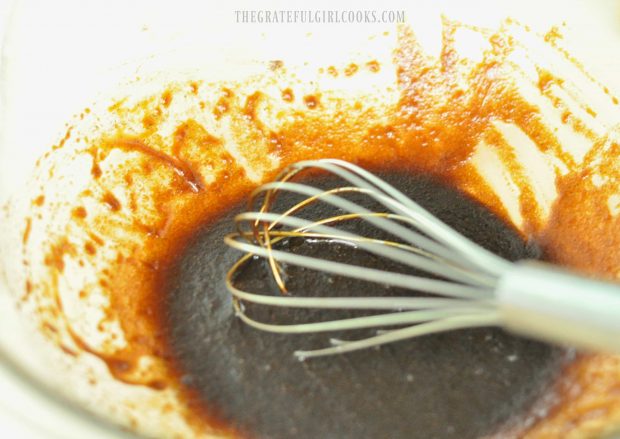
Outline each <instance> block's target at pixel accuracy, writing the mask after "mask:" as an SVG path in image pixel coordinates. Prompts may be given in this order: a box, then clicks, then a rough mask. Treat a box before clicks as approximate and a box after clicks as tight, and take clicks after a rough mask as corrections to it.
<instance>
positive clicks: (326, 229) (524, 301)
mask: <svg viewBox="0 0 620 439" xmlns="http://www.w3.org/2000/svg"><path fill="white" fill-rule="evenodd" d="M309 169H314V170H321V171H325V172H328V173H331V174H334V175H336V176H338V177H339V178H341V179H342V180H343V181H346V182H347V183H348V184H347V186H343V187H337V188H333V189H319V188H316V187H311V186H308V185H305V184H300V183H295V182H292V181H291V179H292V178H293V177H295V176H296V175H297V174H299V173H300V172H301V171H305V170H309ZM282 192H291V193H295V194H298V195H299V196H301V199H302V201H299V202H296V203H295V204H293V205H292V206H290V207H288V208H286V209H284V211H282V212H273V211H272V210H271V209H272V208H273V206H274V204H275V200H276V198H277V196H278V194H280V193H282ZM351 193H356V194H361V195H363V196H366V197H369V199H372V200H374V202H376V203H378V204H379V205H381V206H383V208H384V209H385V210H384V211H380V212H378V211H373V210H369V209H368V208H366V207H363V206H361V205H359V204H357V203H355V202H353V201H351V200H350V199H347V198H346V195H348V194H351ZM257 203H258V205H257ZM313 203H327V204H328V205H331V206H333V207H335V208H337V209H339V212H340V213H338V214H335V215H333V216H329V217H326V218H321V219H319V220H316V219H312V220H310V219H304V218H303V217H302V216H301V215H302V214H303V213H304V209H305V208H306V207H307V206H309V205H310V204H313ZM249 206H250V209H249V211H248V212H245V213H242V214H240V215H237V216H236V217H235V223H236V225H237V232H236V233H233V234H230V235H228V236H227V237H226V238H225V241H226V243H227V244H228V245H229V246H231V247H233V248H235V249H238V250H240V251H242V252H244V253H245V254H244V255H243V256H242V257H241V258H240V259H239V260H238V261H237V262H236V263H235V264H234V265H233V267H232V268H231V269H230V270H229V272H228V275H227V279H226V281H227V287H228V289H229V291H230V293H231V294H232V296H233V304H234V307H235V311H236V314H237V316H238V317H239V318H241V319H242V320H243V321H244V322H245V323H247V324H248V325H250V326H252V327H254V328H257V329H260V330H264V331H270V332H276V333H286V334H300V333H315V332H324V331H342V330H353V329H361V328H383V329H380V330H378V331H377V332H376V333H375V335H372V336H370V337H367V338H362V339H359V340H338V339H331V346H329V347H326V348H324V349H317V350H310V351H297V352H295V355H296V356H297V357H298V358H300V359H302V360H303V359H305V358H309V357H315V356H323V355H331V354H337V353H344V352H349V351H353V350H357V349H364V348H368V347H372V346H378V345H381V344H385V343H391V342H395V341H399V340H404V339H408V338H413V337H419V336H423V335H428V334H434V333H439V332H444V331H450V330H457V329H463V328H473V327H483V326H502V327H505V328H506V329H509V330H512V331H514V332H516V333H519V334H523V335H527V336H530V337H533V338H537V339H541V340H545V341H551V342H556V343H562V344H569V345H573V346H576V347H580V348H586V349H595V350H608V351H616V352H618V351H620V286H618V285H615V284H612V283H607V282H601V281H595V280H591V279H586V278H584V277H580V276H577V275H575V274H571V273H568V272H566V271H561V270H559V269H558V268H556V267H553V266H551V265H549V264H544V263H540V262H533V261H523V262H518V263H512V262H509V261H507V260H505V259H503V258H501V257H499V256H496V255H495V254H493V253H491V252H489V251H487V250H486V249H484V248H482V247H480V246H479V245H477V244H475V243H473V242H471V241H470V240H469V239H467V238H465V237H464V236H463V235H461V234H460V233H458V232H456V231H455V230H454V229H452V228H451V227H449V226H448V225H446V224H445V223H443V222H441V221H440V220H439V219H437V218H436V217H434V216H433V215H432V214H430V213H429V212H428V211H426V210H425V209H424V208H422V207H421V206H419V205H418V204H416V203H415V202H414V201H413V200H411V199H410V198H408V197H407V196H405V195H404V194H403V193H402V192H400V191H399V190H397V189H396V188H394V187H393V186H391V185H389V184H388V183H386V182H385V181H383V180H381V179H380V178H378V177H377V176H375V175H373V174H372V173H370V172H368V171H366V170H364V169H362V168H360V167H358V166H356V165H353V164H351V163H348V162H345V161H341V160H313V161H303V162H299V163H296V164H294V165H292V166H290V167H288V168H287V169H286V170H285V171H284V172H282V173H281V174H280V176H279V177H278V178H277V180H276V181H274V182H272V183H267V184H265V185H263V186H261V187H259V188H258V189H256V190H255V191H254V192H253V194H252V195H251V197H250V201H249ZM255 209H256V210H255ZM352 220H356V221H366V222H368V223H369V224H371V225H372V226H373V227H376V228H377V229H379V230H382V231H383V232H386V233H388V234H389V235H390V236H393V237H394V240H391V239H389V240H383V239H377V238H373V237H368V236H360V235H359V234H356V233H353V232H351V231H348V230H343V228H342V227H338V226H339V225H342V224H344V223H347V222H351V221H352ZM290 238H302V239H326V240H333V241H336V242H339V243H345V244H348V245H352V246H355V247H357V248H360V249H362V250H364V251H366V252H369V253H372V254H375V255H377V256H379V257H383V258H388V259H390V260H392V261H395V262H398V263H400V264H403V265H406V266H410V267H412V268H415V269H416V270H421V271H423V272H425V273H428V274H429V275H431V276H428V277H426V276H418V275H412V274H405V273H399V272H391V271H384V270H379V269H375V268H368V267H362V266H358V265H354V264H350V263H345V262H336V261H332V260H326V259H320V258H317V257H312V256H306V255H300V254H295V253H292V252H290V251H287V250H285V249H283V248H281V246H278V243H280V242H282V241H283V240H286V239H290ZM257 257H260V258H265V259H266V260H267V261H268V264H269V267H270V269H271V273H272V275H273V278H274V280H275V282H276V284H277V285H278V287H279V289H280V292H279V294H276V295H268V294H257V293H254V292H249V291H243V290H241V289H239V288H237V287H236V286H235V277H236V274H237V273H238V272H239V270H240V269H241V268H242V267H243V266H244V264H246V263H248V262H249V261H250V260H251V259H253V258H257ZM282 264H287V265H296V266H300V267H305V268H307V269H311V270H317V271H321V272H326V273H330V274H333V275H339V276H347V277H352V278H356V279H361V280H365V281H368V282H372V283H377V284H381V285H389V286H393V287H399V288H405V289H407V290H411V291H412V292H416V291H417V292H419V293H420V292H421V293H425V294H423V295H422V296H420V295H419V294H418V296H416V295H415V294H412V295H411V297H337V296H334V297H332V296H330V297H297V296H293V295H290V294H288V292H287V288H286V283H285V281H284V279H283V275H282ZM244 303H254V304H258V305H263V306H273V307H292V308H316V309H339V310H366V312H367V311H368V310H372V311H373V312H375V313H376V314H373V315H364V316H360V317H352V318H343V319H336V320H330V321H322V322H311V323H301V324H282V325H281V324H272V323H264V322H260V321H256V320H254V319H252V318H251V317H250V316H249V315H248V314H247V313H246V307H245V306H244ZM385 328H392V329H385Z"/></svg>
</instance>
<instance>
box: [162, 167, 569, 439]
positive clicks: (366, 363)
mask: <svg viewBox="0 0 620 439" xmlns="http://www.w3.org/2000/svg"><path fill="white" fill-rule="evenodd" d="M383 177H384V178H385V179H386V180H388V181H389V182H391V183H392V184H394V185H395V186H397V187H398V188H400V189H401V190H403V191H404V192H405V193H406V194H407V195H409V196H410V197H411V198H412V199H414V200H415V201H417V202H418V203H420V204H421V205H422V206H424V207H426V208H427V209H428V210H429V211H431V212H432V213H433V214H435V215H436V216H437V217H438V218H440V219H441V220H443V221H444V222H446V223H448V224H449V225H451V226H452V227H454V228H455V229H457V230H458V231H460V232H461V233H462V234H464V235H465V236H467V237H469V238H470V239H472V240H474V241H476V242H478V243H479V244H481V245H483V246H484V247H486V248H487V249H489V250H491V251H493V252H494V253H496V254H498V255H501V256H503V257H505V258H507V259H510V260H518V259H524V258H539V257H540V256H541V255H540V251H539V249H538V248H537V247H536V246H535V245H532V244H531V243H526V242H524V240H523V239H522V238H521V236H520V235H519V234H518V233H517V232H516V231H515V230H514V229H513V228H512V227H510V226H509V225H507V224H505V223H504V222H503V221H502V220H500V219H499V218H498V217H497V216H496V215H495V214H493V213H492V212H490V211H489V210H488V209H486V208H485V207H483V206H482V205H481V204H479V203H477V202H475V201H474V200H472V199H471V198H469V197H467V196H465V195H463V194H462V193H460V192H459V191H457V190H455V189H452V188H451V187H449V186H447V185H445V184H442V183H440V182H438V181H437V180H434V179H430V178H427V177H422V176H419V175H412V174H405V173H391V174H384V175H383ZM313 183H314V184H316V183H319V185H320V186H322V187H337V185H338V181H337V180H336V179H335V178H322V179H320V181H318V182H317V181H316V178H315V181H313ZM286 198H289V199H290V198H293V196H292V195H288V196H287V195H282V196H281V197H280V198H279V200H278V201H279V202H283V203H284V202H286V201H287V200H286ZM353 199H354V201H356V202H358V203H359V204H361V205H364V206H365V207H368V208H371V209H375V210H376V209H377V206H375V205H374V204H373V203H371V202H370V201H369V199H368V197H366V196H364V195H359V196H356V197H353ZM243 207H245V206H242V208H243ZM239 211H240V210H239V209H235V211H231V212H229V213H228V214H227V215H225V216H224V217H223V218H221V219H220V220H219V221H217V222H216V223H214V224H210V225H208V226H206V227H204V228H203V229H201V230H199V231H197V232H196V234H195V235H194V236H193V238H192V239H190V241H189V245H188V246H187V248H186V249H185V250H184V251H183V252H181V253H180V254H179V257H178V259H177V260H176V261H175V262H174V264H173V265H171V267H170V268H169V275H168V277H167V279H166V280H167V285H166V288H165V291H167V297H166V299H165V306H164V309H165V318H166V325H165V326H166V331H167V334H168V337H169V342H170V352H171V353H173V355H174V356H175V362H176V363H177V365H178V368H179V372H180V373H181V374H182V382H183V383H184V385H185V386H186V387H187V390H188V391H190V392H191V393H193V394H194V395H195V396H196V397H197V398H198V399H199V400H200V401H201V403H202V404H204V406H205V409H207V410H208V412H210V413H212V414H215V415H216V416H217V417H218V418H219V420H220V421H221V422H223V423H225V424H228V425H229V426H231V427H233V428H234V429H235V430H237V431H240V432H242V433H245V434H247V435H248V436H249V437H259V438H273V439H277V438H291V437H295V438H378V437H389V438H393V439H397V438H412V437H424V438H429V439H430V438H461V439H466V438H477V437H481V436H483V435H486V434H489V433H493V432H495V431H497V430H498V429H501V428H502V426H503V425H504V424H505V423H507V422H510V420H515V419H517V418H523V417H526V416H528V411H529V410H530V409H531V407H532V404H533V403H534V402H535V401H536V400H537V399H538V398H539V397H540V396H541V395H542V394H543V393H544V392H545V391H547V390H548V389H549V387H550V386H549V384H550V383H551V382H552V381H553V379H554V378H555V377H556V376H557V375H558V374H559V371H560V369H561V365H562V358H563V352H562V350H560V349H558V348H552V347H550V346H547V345H544V344H541V343H537V342H533V341H530V340H525V339H522V338H517V337H515V336H512V335H510V334H508V333H506V332H504V331H502V330H500V329H496V328H479V329H470V330H461V331H455V332H452V333H444V334H437V335H432V336H427V337H423V338H419V339H414V340H407V341H404V342H400V343H396V344H392V345H387V346H382V347H381V348H379V349H370V350H364V351H359V352H354V353H350V354H346V355H340V356H333V357H326V358H318V359H312V360H307V361H306V362H300V361H298V360H297V359H296V358H295V357H293V355H292V353H293V351H294V350H296V349H299V348H303V349H307V348H320V347H324V346H325V345H326V344H327V343H328V339H329V337H336V338H349V339H350V338H356V337H360V336H362V335H364V334H363V333H365V335H370V334H368V333H367V331H362V332H363V333H360V332H357V333H353V334H352V333H350V332H348V333H344V332H343V333H328V334H326V333H319V334H312V335H281V334H271V333H265V332H260V331H257V330H255V329H253V328H250V327H248V326H245V325H244V324H243V323H242V322H241V321H240V320H239V319H237V318H235V316H234V311H233V308H232V303H231V297H230V295H229V293H228V292H227V290H226V287H225V282H224V279H225V274H226V271H227V270H228V269H229V268H230V266H231V265H232V264H233V263H234V261H235V260H236V259H238V258H239V253H238V252H237V251H235V250H232V249H229V248H228V247H227V246H226V245H225V244H224V242H223V236H224V235H225V234H227V233H230V232H232V231H233V229H234V224H233V221H232V216H233V215H234V214H235V213H238V212H239ZM333 213H335V209H334V208H332V207H331V206H327V207H326V206H325V205H324V204H315V205H312V206H311V207H310V208H308V209H307V210H306V211H304V214H305V215H306V217H309V218H325V217H327V216H328V215H329V216H331V214H333ZM345 228H347V229H349V230H351V231H355V232H358V233H361V234H363V235H364V236H371V237H376V238H382V239H385V238H387V236H386V235H384V234H382V233H380V232H378V231H377V230H375V229H374V228H373V227H372V226H370V225H368V223H365V222H356V223H353V224H348V225H347V226H346V227H345ZM283 246H284V247H285V248H286V249H287V250H289V251H292V252H295V253H298V254H304V255H311V256H314V257H320V258H326V259H331V260H336V261H344V262H349V263H353V264H356V265H362V266H369V267H373V268H380V269H383V270H390V271H397V272H407V273H412V272H413V273H415V274H421V272H415V271H412V269H411V268H410V267H405V266H402V265H400V264H398V263H396V262H393V261H390V260H387V259H383V258H379V257H377V256H373V255H370V254H368V253H366V252H364V251H361V250H359V249H355V248H352V247H351V246H349V245H344V244H339V243H337V242H333V241H321V240H319V241H316V240H313V241H312V242H308V241H304V240H299V239H294V240H291V241H288V242H286V243H285V244H284V245H283ZM286 276H287V288H288V290H289V294H293V295H302V294H304V295H311V296H329V295H331V296H333V295H338V296H360V295H361V296H364V295H366V296H368V295H373V296H376V295H384V296H388V295H389V296H411V295H412V294H415V293H412V292H411V291H407V290H403V289H398V288H390V287H386V286H382V285H377V284H369V283H367V282H365V281H360V280H357V279H351V278H348V277H344V276H332V275H328V274H326V273H319V272H316V271H311V270H308V269H303V268H299V267H287V268H286ZM236 283H237V285H238V286H239V287H240V288H242V289H245V290H248V291H254V292H262V293H267V294H269V293H272V294H273V293H275V294H278V290H277V287H276V286H275V283H274V282H273V280H272V277H271V273H270V269H269V267H268V264H267V263H266V262H265V261H264V260H259V259H256V260H253V261H252V262H250V263H248V264H246V265H245V266H244V267H243V269H242V270H241V272H240V273H239V274H238V276H237V278H236ZM248 312H249V313H250V314H251V315H252V316H253V317H254V318H257V319H258V320H260V321H267V322H276V321H277V322H283V321H285V322H287V323H299V322H307V321H321V320H326V319H328V318H330V319H331V318H337V317H340V318H342V317H351V316H353V315H359V313H355V312H339V311H325V310H298V309H291V308H284V309H278V308H272V307H265V306H249V307H248Z"/></svg>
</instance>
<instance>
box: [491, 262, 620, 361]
mask: <svg viewBox="0 0 620 439" xmlns="http://www.w3.org/2000/svg"><path fill="white" fill-rule="evenodd" d="M496 294H497V299H498V301H499V309H500V314H501V317H502V319H503V323H504V327H506V329H509V330H512V331H514V332H517V333H520V334H522V335H526V336H530V337H532V338H536V339H540V340H544V341H549V342H555V343H560V344H567V345H572V346H575V347H578V348H583V349H589V350H602V351H609V352H616V353H620V284H613V283H610V282H602V281H595V280H592V279H588V278H584V277H581V276H577V275H575V274H571V273H569V272H566V271H563V270H559V269H557V268H556V267H551V266H550V265H548V264H543V263H540V262H532V261H527V262H522V263H517V264H515V265H514V267H513V268H511V269H510V270H509V271H508V272H507V273H506V274H505V275H504V276H503V277H501V278H500V280H499V284H498V286H497V290H496Z"/></svg>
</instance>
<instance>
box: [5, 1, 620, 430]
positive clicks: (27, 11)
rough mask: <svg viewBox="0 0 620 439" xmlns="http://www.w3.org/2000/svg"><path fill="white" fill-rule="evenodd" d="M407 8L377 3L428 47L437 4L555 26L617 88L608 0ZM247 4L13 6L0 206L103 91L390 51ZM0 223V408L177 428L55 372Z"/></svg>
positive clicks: (369, 28)
mask: <svg viewBox="0 0 620 439" xmlns="http://www.w3.org/2000/svg"><path fill="white" fill-rule="evenodd" d="M411 3H412V2H404V1H403V2H398V1H388V2H382V4H381V9H392V10H405V11H406V14H407V21H408V22H410V23H411V24H412V26H413V29H414V30H415V31H416V33H417V36H418V38H419V39H420V41H422V42H423V43H424V44H425V46H426V47H427V49H428V52H429V53H431V54H432V53H437V51H438V49H439V47H440V43H441V42H440V22H441V20H440V13H441V12H443V13H446V14H447V15H448V16H449V17H450V18H452V19H458V20H462V21H463V22H465V23H469V24H475V25H481V26H491V27H493V26H497V24H498V23H499V22H500V20H501V19H503V18H504V17H506V16H512V17H515V18H517V19H519V20H520V21H522V22H524V23H527V24H529V25H531V26H532V27H533V28H535V29H541V30H546V29H547V28H549V26H551V25H555V24H558V23H562V22H566V23H567V28H566V31H565V41H566V43H567V45H568V46H570V47H571V48H572V53H574V55H575V56H576V57H577V58H579V59H581V60H582V61H583V63H584V64H585V65H586V66H588V70H589V71H590V72H591V73H593V74H594V76H596V77H597V78H599V79H600V80H601V81H602V82H603V83H605V84H607V85H608V86H609V87H610V89H612V90H620V75H617V72H618V71H620V58H619V57H617V56H615V54H616V52H617V50H616V49H617V47H618V45H619V44H620V14H619V13H618V9H617V2H615V1H595V2H566V1H553V2H545V3H544V4H541V2H536V1H525V2H490V1H489V2H474V4H471V3H468V4H467V5H465V4H464V3H462V2H458V1H443V2H437V3H436V4H434V5H429V4H428V2H425V3H422V2H420V3H419V4H411ZM256 7H257V6H256V4H255V3H253V2H250V1H234V2H225V3H224V2H219V3H204V2H197V1H196V2H191V1H187V0H184V1H180V2H174V3H169V2H151V1H142V0H141V1H135V2H124V1H119V0H113V1H105V2H104V1H101V2H80V1H77V0H62V1H56V2H45V1H27V0H22V1H17V2H15V3H14V5H13V8H12V10H11V13H10V17H9V20H8V26H7V28H6V32H5V36H4V43H3V52H2V66H1V67H2V70H1V83H0V85H1V89H0V92H1V98H2V101H1V105H2V107H1V110H2V111H1V120H0V124H1V125H0V136H1V137H0V201H1V202H2V203H4V202H6V200H8V199H9V198H10V197H13V198H18V199H19V197H20V194H21V193H22V192H23V191H25V190H26V188H27V187H28V185H29V184H30V183H29V176H30V175H31V173H32V170H33V167H34V164H35V162H36V161H37V159H38V158H39V157H41V156H42V155H43V154H44V153H45V152H46V151H48V150H49V148H50V147H51V145H54V144H56V143H57V142H58V141H59V140H60V139H61V138H62V137H63V136H64V135H65V130H66V123H67V122H69V121H73V120H76V117H77V116H76V115H79V114H80V113H81V112H82V111H83V110H84V109H85V108H87V107H92V106H93V105H96V104H97V103H98V102H108V101H109V100H110V98H111V97H114V96H119V95H122V94H125V93H127V92H130V93H133V92H136V93H148V92H149V91H151V90H156V89H157V87H161V85H162V84H166V83H167V82H169V81H178V80H187V79H192V78H194V79H202V80H205V81H207V82H209V81H217V80H220V79H226V80H229V79H234V78H244V77H247V76H249V75H252V74H255V73H257V72H261V71H262V69H263V68H264V64H265V63H266V62H269V61H272V60H280V59H281V60H286V63H287V65H293V66H295V65H297V66H299V69H300V75H301V78H302V80H303V79H304V74H306V75H308V78H309V79H311V77H312V74H311V73H309V72H311V71H314V69H316V68H317V66H322V65H328V64H329V63H331V62H337V61H340V60H343V59H349V58H350V57H355V54H356V53H371V54H373V56H375V57H376V58H377V59H387V60H389V59H390V56H391V54H390V51H391V49H392V48H393V41H392V42H389V41H391V40H390V39H387V40H381V41H382V42H378V41H379V40H378V39H376V38H374V36H376V35H380V34H382V33H383V32H384V31H385V30H387V31H393V28H394V26H392V25H389V26H386V25H382V26H378V25H363V24H359V25H349V26H345V25H326V24H323V25H317V24H302V23H297V24H294V25H292V24H291V25H273V24H271V25H266V24H260V23H257V24H239V23H235V15H234V12H235V11H242V10H250V9H256ZM290 7H291V6H290V4H289V3H287V2H283V1H270V2H263V3H262V4H261V9H287V8H290ZM295 8H296V9H333V8H334V6H333V4H332V3H330V2H326V1H322V2H316V1H314V2H305V4H302V3H296V4H295ZM364 8H376V5H375V6H373V5H372V4H371V3H370V2H366V3H364V4H360V3H359V2H352V1H347V2H339V3H338V9H351V10H359V9H364ZM386 41H388V43H386ZM300 47H303V50H299V48H300ZM197 54H199V56H197ZM304 72H305V73H304ZM1 227H2V230H0V232H1V234H2V236H3V237H4V238H5V239H4V240H3V241H2V242H3V243H4V245H5V247H4V248H0V269H1V271H0V273H3V276H2V277H0V303H1V307H0V309H1V313H2V316H1V318H0V409H2V410H5V411H7V413H10V414H11V415H10V416H13V415H14V416H16V417H18V418H20V419H22V420H23V421H24V423H26V424H29V425H36V426H37V428H40V429H41V431H44V432H45V433H44V436H45V437H54V436H58V437H63V438H68V437H76V438H77V437H80V438H81V437H91V438H107V437H115V438H119V437H134V433H132V432H131V431H133V430H134V429H136V428H137V430H139V431H140V433H142V434H146V435H148V436H169V435H171V434H172V433H178V432H181V433H183V432H187V430H185V428H186V427H185V426H183V425H182V423H181V422H180V421H179V419H178V418H177V417H175V416H174V414H172V415H170V416H167V417H166V416H163V417H161V416H160V411H158V410H159V409H158V406H157V403H156V402H155V403H154V402H153V395H152V394H151V393H149V391H145V390H143V389H136V388H135V387H132V386H127V385H123V384H120V383H118V382H114V380H113V379H111V378H110V376H109V375H108V376H106V371H105V369H104V368H102V367H101V366H100V365H99V366H97V365H96V364H95V365H93V364H92V363H93V359H87V360H84V361H83V362H84V363H88V364H81V362H82V359H81V357H79V358H78V359H77V360H76V361H75V363H76V364H73V365H72V366H71V367H67V364H66V360H62V359H60V358H61V357H63V356H62V354H61V353H60V352H58V350H59V349H58V347H57V346H52V345H50V344H49V343H47V342H46V340H45V337H42V336H41V328H40V327H37V326H36V325H32V320H31V319H30V318H29V316H28V312H29V311H28V310H24V309H21V308H22V307H20V306H19V300H17V295H16V293H15V289H16V288H15V286H16V285H18V284H19V285H21V282H23V278H22V277H21V275H20V271H21V270H22V268H21V265H20V264H21V262H22V261H21V258H19V257H17V258H16V257H15V255H14V254H13V253H11V250H12V249H13V247H12V244H11V243H16V244H15V245H17V246H18V241H19V240H21V239H22V230H21V229H20V230H19V231H17V229H16V228H15V227H16V226H15V224H13V223H11V222H9V221H7V222H5V223H3V224H2V226H1ZM20 289H21V288H20ZM83 318H84V319H86V318H87V317H86V316H85V317H83ZM72 361H73V360H72ZM93 368H94V371H95V372H94V373H95V374H97V375H98V376H97V379H98V380H99V381H100V385H99V386H98V391H97V392H96V393H94V392H93V390H92V389H91V388H90V387H89V386H88V376H87V375H88V374H87V373H86V370H87V369H88V370H89V371H91V372H92V370H93ZM89 373H90V372H89ZM127 401H132V403H133V405H132V406H131V409H129V408H127V406H126V405H124V404H125V403H126V402H127ZM136 418H137V419H138V422H137V424H138V427H136V423H135V422H134V421H135V419H136ZM132 420H134V421H132Z"/></svg>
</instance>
